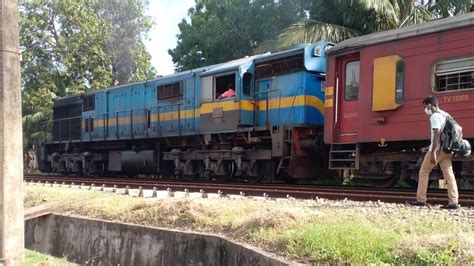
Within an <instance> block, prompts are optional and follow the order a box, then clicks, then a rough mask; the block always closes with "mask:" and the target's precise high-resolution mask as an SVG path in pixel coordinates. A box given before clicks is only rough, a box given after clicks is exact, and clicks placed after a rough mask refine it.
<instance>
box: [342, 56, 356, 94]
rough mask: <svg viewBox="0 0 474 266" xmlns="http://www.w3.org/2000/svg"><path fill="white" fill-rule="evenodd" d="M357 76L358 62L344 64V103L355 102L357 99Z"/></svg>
mask: <svg viewBox="0 0 474 266" xmlns="http://www.w3.org/2000/svg"><path fill="white" fill-rule="evenodd" d="M359 75H360V61H352V62H349V63H347V64H346V77H345V86H344V88H345V89H344V99H345V100H346V101H355V100H357V99H358V98H359Z"/></svg>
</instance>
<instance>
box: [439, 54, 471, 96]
mask: <svg viewBox="0 0 474 266" xmlns="http://www.w3.org/2000/svg"><path fill="white" fill-rule="evenodd" d="M468 89H474V58H463V59H457V60H450V61H445V62H441V63H438V64H436V66H435V91H436V92H443V91H458V90H468Z"/></svg>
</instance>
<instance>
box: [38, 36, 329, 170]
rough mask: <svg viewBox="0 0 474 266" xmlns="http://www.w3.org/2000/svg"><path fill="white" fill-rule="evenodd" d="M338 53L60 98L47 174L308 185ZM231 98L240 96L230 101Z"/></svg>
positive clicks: (269, 60) (294, 53)
mask: <svg viewBox="0 0 474 266" xmlns="http://www.w3.org/2000/svg"><path fill="white" fill-rule="evenodd" d="M331 46H332V44H330V43H326V42H318V43H316V44H308V45H300V46H297V47H294V48H292V49H289V50H286V51H281V52H277V53H274V54H270V53H267V54H262V55H257V56H252V57H246V58H242V59H238V60H234V61H230V62H227V63H223V64H218V65H213V66H208V67H203V68H199V69H194V70H191V71H186V72H182V73H177V74H174V75H170V76H166V77H160V78H156V79H153V80H147V81H145V82H139V83H134V84H126V85H121V86H116V87H111V88H107V89H103V90H98V91H93V92H89V93H85V94H82V95H79V96H77V95H76V96H70V97H66V98H62V99H58V100H57V101H56V102H55V105H54V110H53V122H52V131H53V132H52V133H53V134H52V138H51V140H50V141H47V142H45V143H43V145H42V146H41V147H42V149H41V153H40V158H41V162H42V163H41V164H40V166H41V168H42V170H44V171H54V172H82V173H85V174H101V173H103V172H106V171H108V172H123V173H128V174H140V173H152V174H153V173H165V174H175V175H177V176H190V175H193V176H196V175H197V177H207V178H210V177H222V176H225V177H226V178H228V177H234V176H239V177H244V178H250V177H253V178H261V177H264V176H271V177H272V178H274V177H275V176H277V174H279V173H283V172H285V173H288V174H289V175H290V176H292V177H294V178H299V177H308V176H309V175H310V173H312V174H314V172H312V171H313V170H314V169H305V168H307V167H310V168H312V167H313V166H308V165H306V164H305V163H304V162H303V163H301V162H299V163H298V162H296V161H295V160H296V159H297V158H299V157H301V156H303V155H304V156H307V155H308V154H307V153H308V152H309V150H311V147H306V146H308V145H309V146H311V145H314V144H311V143H309V144H308V143H307V142H308V141H305V140H309V139H314V138H315V136H317V135H319V134H320V133H321V132H322V126H323V123H324V116H323V112H324V97H325V96H324V78H325V70H326V69H325V68H326V60H325V55H326V54H325V53H326V49H327V48H328V47H331ZM229 90H230V91H233V92H232V93H233V95H232V93H231V94H230V96H231V97H224V96H229V95H226V94H225V93H226V91H229ZM78 131H80V133H79V132H78ZM309 153H311V152H309ZM316 156H317V155H316Z"/></svg>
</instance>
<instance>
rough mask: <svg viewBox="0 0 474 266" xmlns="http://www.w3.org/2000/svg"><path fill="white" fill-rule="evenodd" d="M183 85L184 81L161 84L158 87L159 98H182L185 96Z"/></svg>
mask: <svg viewBox="0 0 474 266" xmlns="http://www.w3.org/2000/svg"><path fill="white" fill-rule="evenodd" d="M182 87H183V86H182V82H175V83H170V84H164V85H159V86H158V87H157V89H156V95H157V99H158V100H163V99H169V98H181V97H182V96H183V91H182Z"/></svg>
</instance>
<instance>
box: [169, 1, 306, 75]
mask: <svg viewBox="0 0 474 266" xmlns="http://www.w3.org/2000/svg"><path fill="white" fill-rule="evenodd" d="M188 14H189V16H190V22H188V21H186V20H185V19H183V20H182V21H181V23H179V25H178V26H179V29H180V33H179V34H178V35H177V38H178V42H177V46H176V48H175V49H172V50H169V51H168V53H169V54H170V55H171V57H172V59H173V62H174V63H175V65H176V70H178V71H179V70H186V69H191V68H196V67H201V66H206V65H211V64H216V63H220V62H225V61H229V60H232V59H235V58H240V57H244V56H246V55H250V54H252V53H253V52H254V50H255V49H256V48H257V47H259V46H260V45H262V43H264V41H266V40H272V39H275V38H276V37H277V35H278V34H279V32H280V31H281V30H282V29H283V28H285V27H286V26H288V25H289V24H291V23H293V22H295V21H296V20H297V19H298V18H299V17H303V16H304V9H303V5H302V1H301V0H279V1H275V0H225V1H222V0H221V1H218V0H201V1H199V0H198V1H196V6H195V7H193V8H191V9H190V10H189V12H188Z"/></svg>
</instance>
